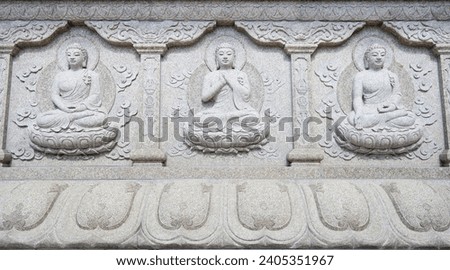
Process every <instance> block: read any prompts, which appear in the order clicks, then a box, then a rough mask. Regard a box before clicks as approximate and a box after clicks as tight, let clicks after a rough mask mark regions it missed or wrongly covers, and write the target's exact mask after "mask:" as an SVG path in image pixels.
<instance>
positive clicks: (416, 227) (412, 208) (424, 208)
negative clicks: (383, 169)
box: [382, 181, 450, 232]
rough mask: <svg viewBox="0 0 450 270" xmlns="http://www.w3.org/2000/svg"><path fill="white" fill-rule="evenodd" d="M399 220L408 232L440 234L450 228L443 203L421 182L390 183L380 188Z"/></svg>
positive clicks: (437, 195)
mask: <svg viewBox="0 0 450 270" xmlns="http://www.w3.org/2000/svg"><path fill="white" fill-rule="evenodd" d="M382 187H383V189H384V191H385V192H386V193H387V194H388V196H389V198H390V199H391V201H392V203H393V204H394V207H395V210H396V211H397V214H398V215H399V217H400V220H401V221H402V222H403V224H405V226H406V227H408V228H409V229H410V230H413V231H417V232H427V231H430V230H435V231H438V232H442V231H445V230H447V229H448V228H449V227H450V213H449V209H448V207H447V205H446V203H445V201H444V200H443V199H442V198H441V197H440V196H439V194H438V193H437V192H436V191H434V190H433V189H432V188H431V187H430V186H429V185H427V184H425V183H423V182H419V181H417V182H407V183H398V182H397V183H390V184H388V185H383V186H382Z"/></svg>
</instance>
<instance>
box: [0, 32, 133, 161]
mask: <svg viewBox="0 0 450 270" xmlns="http://www.w3.org/2000/svg"><path fill="white" fill-rule="evenodd" d="M43 48H44V50H46V51H47V52H48V55H49V56H51V57H44V55H46V53H43V52H42V49H39V50H38V49H35V48H29V49H24V50H22V51H21V52H20V53H19V54H18V56H17V57H15V58H14V62H13V70H12V73H13V75H14V77H13V80H12V85H11V87H12V88H13V89H15V91H12V94H11V102H15V104H16V106H12V107H10V112H9V115H10V116H11V117H10V128H9V129H8V131H9V132H10V133H9V134H17V135H16V136H9V137H8V138H9V140H8V145H9V147H8V148H9V149H10V151H11V152H12V155H13V158H14V161H13V164H17V165H18V164H22V165H26V164H27V163H29V162H32V161H33V160H42V159H43V158H45V159H44V160H45V161H44V162H49V163H53V162H59V161H60V160H66V159H70V160H85V161H87V160H89V161H90V162H94V163H97V161H94V160H103V161H102V162H111V161H115V160H125V159H127V158H129V152H130V141H129V138H128V139H127V138H126V137H127V135H129V134H125V133H124V132H123V131H124V128H123V127H124V125H126V124H127V122H128V121H129V120H130V116H132V115H135V114H136V113H137V100H136V97H134V95H133V93H134V92H135V91H137V88H136V84H135V83H134V82H135V81H136V79H137V77H138V63H139V62H138V58H137V55H136V54H135V53H134V52H133V51H132V50H130V49H127V50H126V51H123V52H122V53H121V56H120V57H116V56H115V57H110V55H115V54H116V53H115V51H114V48H113V47H112V46H111V45H109V44H107V43H106V42H104V41H102V40H101V38H99V37H98V36H96V35H94V34H92V33H91V32H89V31H88V30H87V29H86V28H82V27H76V28H72V29H71V30H70V31H69V32H67V33H65V34H63V35H61V36H59V37H58V38H57V39H56V40H54V41H53V42H52V43H50V44H48V45H46V46H45V47H43ZM77 57H78V58H77ZM78 59H79V60H78ZM125 59H126V60H125ZM77 61H78V62H77ZM77 65H79V67H77ZM19 134H20V135H19ZM120 135H122V136H120ZM128 137H129V136H128ZM108 160H110V161H108ZM23 161H25V163H23ZM41 162H42V161H41Z"/></svg>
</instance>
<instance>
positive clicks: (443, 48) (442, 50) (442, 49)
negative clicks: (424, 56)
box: [433, 44, 450, 56]
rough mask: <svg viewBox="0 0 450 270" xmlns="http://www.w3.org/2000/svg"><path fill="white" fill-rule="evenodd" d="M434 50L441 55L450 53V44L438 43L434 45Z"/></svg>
mask: <svg viewBox="0 0 450 270" xmlns="http://www.w3.org/2000/svg"><path fill="white" fill-rule="evenodd" d="M433 52H434V53H435V54H436V55H438V56H440V55H450V44H436V45H435V46H434V47H433Z"/></svg>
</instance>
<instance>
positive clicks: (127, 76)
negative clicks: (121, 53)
mask: <svg viewBox="0 0 450 270" xmlns="http://www.w3.org/2000/svg"><path fill="white" fill-rule="evenodd" d="M113 69H114V70H115V71H116V73H115V75H116V76H115V78H116V84H117V87H118V88H119V90H118V92H122V91H124V90H125V89H126V88H127V87H129V86H130V85H131V84H132V83H133V81H134V80H136V77H137V75H138V72H134V71H132V70H130V69H129V68H128V67H127V66H124V65H113Z"/></svg>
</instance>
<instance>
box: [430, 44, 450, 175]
mask: <svg viewBox="0 0 450 270" xmlns="http://www.w3.org/2000/svg"><path fill="white" fill-rule="evenodd" d="M434 52H435V53H436V55H437V56H438V58H439V71H440V74H439V80H440V83H439V84H440V85H441V87H440V90H441V97H442V102H441V104H442V107H443V110H444V113H443V115H442V117H443V121H444V134H445V135H444V146H445V149H444V151H443V152H442V153H441V154H440V155H439V159H440V160H441V164H442V166H444V167H449V165H450V44H437V45H436V46H435V47H434Z"/></svg>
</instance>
